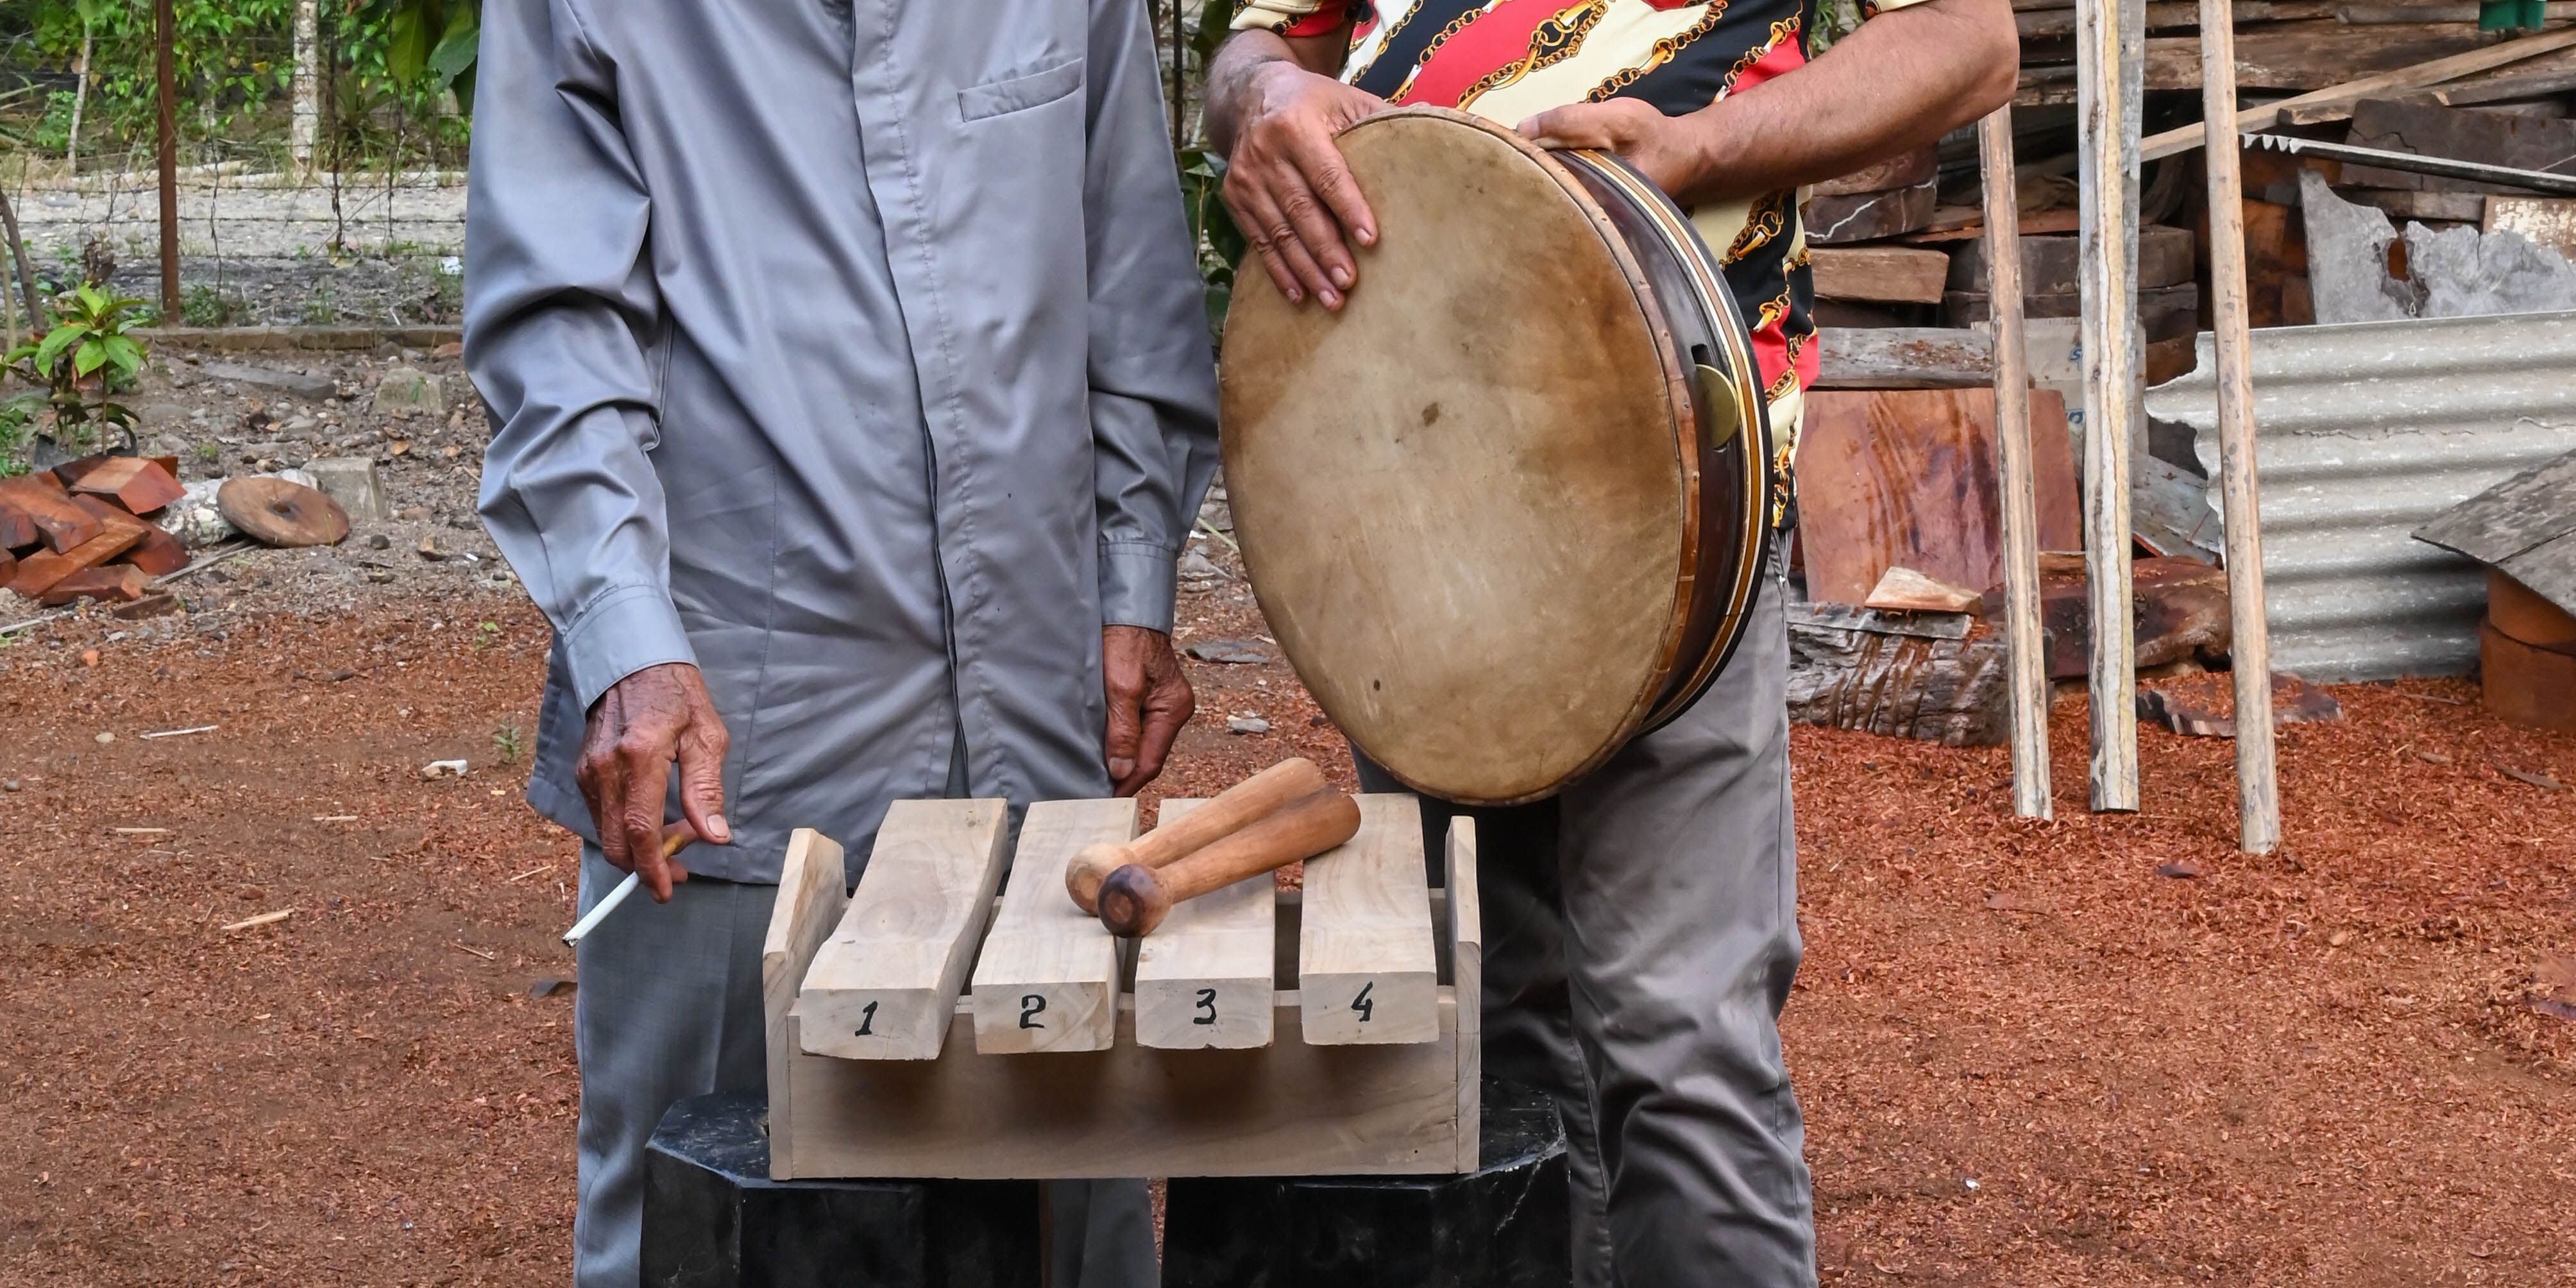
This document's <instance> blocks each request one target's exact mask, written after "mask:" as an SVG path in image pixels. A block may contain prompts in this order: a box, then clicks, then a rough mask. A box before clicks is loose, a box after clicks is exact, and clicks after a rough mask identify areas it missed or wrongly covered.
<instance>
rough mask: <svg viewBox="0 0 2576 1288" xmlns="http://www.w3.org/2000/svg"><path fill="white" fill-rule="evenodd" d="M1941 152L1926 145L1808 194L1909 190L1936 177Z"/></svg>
mask: <svg viewBox="0 0 2576 1288" xmlns="http://www.w3.org/2000/svg"><path fill="white" fill-rule="evenodd" d="M1940 172H1941V149H1940V147H1939V146H1938V145H1937V144H1931V143H1926V144H1924V145H1923V146H1922V147H1919V148H1916V149H1914V150H1913V151H1911V152H1899V153H1897V154H1896V155H1895V156H1892V157H1889V158H1888V159H1886V160H1884V161H1881V162H1879V163H1877V164H1876V165H1869V166H1863V167H1861V168H1860V169H1858V170H1854V171H1852V172H1851V173H1850V174H1847V175H1844V176H1842V177H1841V178H1838V179H1827V180H1825V181H1824V182H1823V183H1819V184H1814V185H1811V186H1810V187H1809V188H1808V193H1809V195H1811V196H1817V197H1851V196H1858V195H1860V194H1862V193H1869V192H1886V191H1889V190H1891V189H1895V188H1912V187H1915V186H1918V185H1920V184H1924V183H1928V182H1930V181H1932V180H1933V179H1935V178H1937V177H1939V175H1940Z"/></svg>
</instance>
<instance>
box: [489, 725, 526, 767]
mask: <svg viewBox="0 0 2576 1288" xmlns="http://www.w3.org/2000/svg"><path fill="white" fill-rule="evenodd" d="M492 750H493V751H494V752H495V753H497V754H498V755H499V756H500V757H501V763H502V764H505V765H506V764H509V763H511V762H512V761H515V760H517V759H518V758H519V757H520V755H521V754H523V753H525V752H526V751H527V735H526V734H523V733H521V732H520V731H519V726H518V725H516V724H505V725H503V726H501V727H500V728H498V729H495V730H493V731H492Z"/></svg>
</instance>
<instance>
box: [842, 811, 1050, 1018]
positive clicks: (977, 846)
mask: <svg viewBox="0 0 2576 1288" xmlns="http://www.w3.org/2000/svg"><path fill="white" fill-rule="evenodd" d="M1008 813H1009V811H1008V806H1007V803H1006V802H1003V801H998V800H941V801H896V802H895V803H894V804H893V806H892V807H890V808H889V809H887V810H886V816H885V822H884V823H882V824H880V825H879V826H878V828H877V844H876V848H875V849H874V850H872V851H870V852H869V855H868V867H867V871H865V872H864V873H862V874H860V877H859V888H858V889H857V890H855V891H853V892H852V893H851V895H850V906H849V910H848V911H846V912H844V913H842V914H841V923H840V925H838V926H837V927H835V928H834V929H833V931H832V935H831V938H829V939H827V940H825V941H824V942H823V946H822V949H821V950H820V951H819V952H817V953H816V954H815V955H814V965H813V967H812V968H811V969H810V970H808V971H807V972H806V975H805V986H804V987H803V988H802V989H800V990H799V991H798V993H797V996H796V1010H795V1016H796V1019H797V1021H798V1023H799V1025H800V1026H801V1028H800V1034H799V1036H800V1040H801V1041H802V1042H803V1044H804V1048H805V1050H806V1051H808V1052H810V1053H812V1054H814V1055H834V1056H840V1057H842V1058H844V1059H850V1060H935V1059H938V1058H939V1051H940V1048H941V1046H942V1045H944V1044H945V1043H946V1042H947V1040H948V1028H949V1017H950V1015H951V1013H952V1012H954V1011H955V1010H956V1009H957V999H958V996H959V995H960V994H962V993H964V992H965V991H966V973H967V968H968V967H969V966H971V965H972V964H973V963H974V956H975V943H976V940H977V938H978V936H979V935H980V934H981V932H982V931H983V929H984V920H985V918H986V917H988V916H990V915H991V913H992V907H993V891H994V889H995V888H996V887H998V886H999V885H1000V884H1001V880H1002V842H1003V833H1004V831H1005V830H1006V829H1005V827H1004V823H1005V822H1006V821H1007V817H1008ZM1057 880H1058V881H1062V880H1063V877H1062V874H1061V872H1060V871H1059V873H1058V876H1057Z"/></svg>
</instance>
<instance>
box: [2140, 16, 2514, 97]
mask: <svg viewBox="0 0 2576 1288" xmlns="http://www.w3.org/2000/svg"><path fill="white" fill-rule="evenodd" d="M2487 43H2488V42H2487V40H2486V39H2485V38H2484V37H2483V36H2482V35H2481V33H2480V32H2479V31H2478V30H2477V28H2475V27H2467V26H2459V25H2455V24H2449V23H2409V24H2407V25H2405V26H2369V27H2359V28H2356V27H2350V26H2346V25H2344V24H2342V23H2338V22H2335V21H2333V20H2331V19H2327V20H2322V21H2315V22H2298V23H2284V24H2281V25H2279V26H2274V27H2266V28H2260V29H2257V30H2254V31H2248V32H2246V33H2244V34H2243V35H2242V36H2240V37H2239V38H2238V40H2237V42H2236V62H2235V64H2234V66H2235V68H2236V82H2237V84H2239V85H2242V86H2244V87H2246V88H2249V89H2264V90H2298V91H2313V90H2322V89H2327V88H2330V87H2333V86H2335V85H2337V84H2340V83H2342V82H2344V81H2348V80H2351V79H2352V78H2353V77H2355V76H2357V75H2368V74H2371V73H2376V72H2393V71H2399V70H2402V69H2404V68H2408V67H2412V66H2415V65H2416V64H2418V63H2423V62H2426V61H2429V60H2432V59H2437V58H2447V57H2450V56H2452V55H2455V54H2462V53H2469V52H2473V51H2475V50H2477V49H2480V48H2481V47H2483V46H2485V45H2486V44H2487ZM2145 62H2146V87H2147V88H2148V89H2150V90H2180V89H2198V88H2200V69H2201V58H2200V41H2199V40H2198V39H2197V38H2195V37H2191V36H2180V37H2163V38H2158V39H2154V40H2150V41H2148V42H2147V44H2146V60H2145Z"/></svg>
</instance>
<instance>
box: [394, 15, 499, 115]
mask: <svg viewBox="0 0 2576 1288" xmlns="http://www.w3.org/2000/svg"><path fill="white" fill-rule="evenodd" d="M386 36H387V40H386V44H385V72H386V74H387V75H389V76H391V77H392V78H393V79H394V80H396V81H398V82H403V83H418V82H420V81H421V80H422V79H423V78H424V77H426V78H428V79H429V81H430V83H432V84H434V85H436V86H437V87H438V88H440V89H452V90H455V91H456V102H457V104H458V105H459V106H460V107H463V108H464V109H465V110H466V111H468V112H471V111H473V110H474V107H473V104H474V51H475V46H476V45H477V44H478V43H480V42H481V40H482V38H483V5H482V0H396V2H395V3H394V5H393V6H392V15H391V17H390V20H389V21H388V22H387V23H386Z"/></svg>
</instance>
